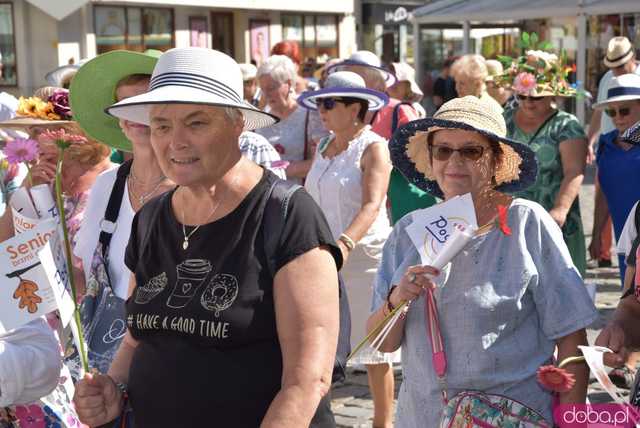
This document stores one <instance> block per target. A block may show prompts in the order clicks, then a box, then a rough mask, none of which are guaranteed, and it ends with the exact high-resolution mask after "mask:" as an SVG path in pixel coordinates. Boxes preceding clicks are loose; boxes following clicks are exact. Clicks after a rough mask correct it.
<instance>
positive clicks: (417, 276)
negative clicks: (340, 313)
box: [368, 96, 598, 428]
mask: <svg viewBox="0 0 640 428" xmlns="http://www.w3.org/2000/svg"><path fill="white" fill-rule="evenodd" d="M391 158H392V161H393V163H394V166H396V167H397V168H398V169H400V171H402V173H403V174H404V175H405V176H406V177H407V178H408V179H409V180H410V181H411V182H413V183H415V184H416V185H418V186H419V187H421V188H423V189H425V190H427V191H428V192H430V193H432V194H434V195H436V196H438V197H441V198H444V200H449V199H451V198H454V197H456V196H460V195H464V194H467V193H470V194H471V196H472V199H473V205H474V208H475V213H476V219H477V224H478V225H481V226H480V228H479V229H478V231H477V233H476V235H475V236H474V237H473V238H472V239H471V241H470V242H469V243H468V244H467V246H466V247H465V248H464V249H463V250H462V251H461V252H460V253H459V254H458V255H457V256H455V257H454V258H453V260H452V262H451V264H450V265H449V266H448V267H447V268H445V269H444V271H443V272H439V271H437V270H436V269H435V268H433V267H430V266H422V265H421V264H420V257H419V255H418V252H417V250H416V248H415V247H414V245H413V244H412V242H411V239H410V238H409V235H408V233H407V231H406V228H407V226H408V225H409V224H410V223H411V222H412V220H413V218H412V216H407V217H405V218H404V219H402V220H401V221H400V222H398V223H397V224H396V226H395V227H394V230H393V232H392V233H391V235H390V236H389V239H388V240H387V243H386V244H385V248H384V252H383V257H382V264H381V266H380V268H379V270H378V274H377V278H376V283H375V289H374V298H373V303H372V308H373V310H374V312H373V314H372V315H371V317H370V318H369V323H368V326H369V328H370V329H372V328H373V327H374V326H375V325H377V324H378V323H379V322H380V321H381V320H382V319H383V317H384V316H385V315H386V314H388V313H389V311H390V310H392V309H394V308H395V307H396V306H397V305H399V304H400V302H402V301H404V300H412V301H413V303H412V304H411V305H410V306H409V310H408V313H407V314H406V317H405V318H401V319H400V320H399V321H398V323H397V324H396V325H395V326H394V327H393V329H392V330H391V332H390V333H389V335H388V336H387V338H386V340H385V341H384V342H383V345H382V348H381V349H382V350H384V351H386V352H390V351H394V350H396V349H398V348H399V347H402V369H403V374H404V381H403V383H402V388H401V390H400V397H399V400H398V414H397V418H396V424H397V426H398V427H400V428H406V427H411V428H417V427H425V426H428V427H435V426H438V423H439V420H440V415H441V412H442V410H443V404H442V397H441V392H442V391H441V389H440V388H441V386H440V383H439V381H438V376H437V375H436V373H435V372H434V365H433V363H432V359H431V358H428V356H429V355H431V353H432V347H431V343H430V339H429V338H428V335H427V334H425V324H426V323H427V319H426V315H425V301H424V299H425V289H426V288H429V289H431V290H433V293H434V296H435V301H436V307H437V311H438V313H439V317H440V331H441V334H442V339H443V344H444V351H445V354H446V358H447V360H448V361H447V372H446V384H447V387H448V390H447V392H448V396H449V398H452V397H454V396H455V395H456V394H458V393H460V392H462V391H465V390H476V391H481V392H484V393H495V394H502V395H504V396H507V397H509V398H511V399H514V400H518V401H520V402H522V403H523V404H525V405H526V406H528V407H529V408H530V409H532V410H534V411H536V412H537V413H539V414H541V415H542V416H543V417H544V418H545V419H546V420H547V421H548V422H549V424H550V423H551V421H552V415H551V406H552V398H553V397H552V395H551V393H549V392H547V391H545V390H543V389H542V388H541V386H540V385H539V384H538V383H537V381H536V371H537V369H538V368H539V367H540V366H541V365H544V364H548V363H550V362H551V361H552V360H553V357H554V350H555V349H556V347H557V349H558V359H560V360H562V359H564V358H566V357H568V356H571V355H574V354H577V353H578V349H577V346H578V345H584V344H586V335H585V331H584V328H585V327H586V326H588V325H589V324H590V323H591V322H593V321H594V320H595V319H597V317H598V315H597V312H596V310H595V308H594V306H593V303H592V302H591V299H590V298H589V296H588V294H587V292H586V289H585V288H584V285H583V282H582V279H581V278H580V274H579V273H578V271H577V270H576V268H575V266H574V265H573V263H572V261H571V258H570V257H569V252H568V251H567V247H566V245H565V244H564V242H563V240H562V234H561V232H560V228H559V227H558V225H557V224H556V223H555V222H554V221H553V219H552V218H551V217H550V216H549V214H548V213H547V212H546V211H545V210H544V209H543V208H542V207H541V206H540V205H538V204H537V203H535V202H532V201H528V200H524V199H518V198H514V197H513V196H512V195H511V194H512V193H513V192H516V191H518V190H521V189H524V188H526V187H527V186H530V185H531V184H532V183H533V182H534V181H535V177H536V171H537V168H536V161H535V156H534V154H533V152H532V151H531V150H530V149H529V148H527V147H526V146H525V145H523V144H520V143H517V142H515V141H513V140H510V139H508V138H506V127H505V123H504V120H503V118H502V115H501V113H500V111H499V110H497V109H496V108H494V107H492V104H487V103H486V102H484V101H482V100H479V99H478V98H477V97H470V96H467V97H463V98H456V99H454V100H451V101H449V102H447V103H445V104H444V105H443V106H442V107H441V108H440V110H438V112H436V114H435V115H434V117H433V118H428V119H423V120H419V121H415V122H412V123H410V124H408V125H406V126H404V127H402V128H401V129H400V130H399V131H398V132H397V133H396V135H395V136H394V139H393V140H392V141H391ZM501 211H502V215H499V212H501ZM415 215H418V214H415ZM436 283H437V284H438V285H437V286H436ZM568 370H569V371H570V372H572V373H573V374H574V375H575V376H576V386H575V387H574V388H573V389H572V390H571V391H570V392H566V393H561V394H560V401H561V402H563V403H566V402H572V403H580V402H584V399H585V395H586V389H587V377H588V376H587V374H588V370H587V367H586V366H583V365H578V364H573V365H570V366H569V367H568Z"/></svg>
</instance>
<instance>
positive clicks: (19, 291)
mask: <svg viewBox="0 0 640 428" xmlns="http://www.w3.org/2000/svg"><path fill="white" fill-rule="evenodd" d="M36 291H38V284H36V283H35V282H33V281H29V280H28V279H22V280H20V284H18V288H16V291H14V292H13V298H14V299H20V302H19V303H18V307H19V308H20V309H24V308H27V310H28V311H29V313H30V314H34V313H36V312H37V311H38V303H42V298H41V297H40V296H38V295H37V294H36Z"/></svg>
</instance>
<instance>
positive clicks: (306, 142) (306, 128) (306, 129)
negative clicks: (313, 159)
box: [302, 110, 309, 160]
mask: <svg viewBox="0 0 640 428" xmlns="http://www.w3.org/2000/svg"><path fill="white" fill-rule="evenodd" d="M308 152H309V110H307V112H306V113H305V115H304V153H303V155H302V160H307V159H308V158H309V157H308Z"/></svg>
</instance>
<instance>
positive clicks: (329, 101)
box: [317, 98, 353, 111]
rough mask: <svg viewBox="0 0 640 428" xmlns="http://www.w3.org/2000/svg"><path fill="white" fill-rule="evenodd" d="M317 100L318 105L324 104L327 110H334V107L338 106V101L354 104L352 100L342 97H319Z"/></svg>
mask: <svg viewBox="0 0 640 428" xmlns="http://www.w3.org/2000/svg"><path fill="white" fill-rule="evenodd" d="M317 101H318V107H320V106H322V107H324V109H325V110H327V111H329V110H333V109H334V107H335V106H336V103H342V104H347V105H348V104H353V102H350V101H349V100H345V99H342V98H318V99H317Z"/></svg>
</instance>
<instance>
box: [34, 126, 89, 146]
mask: <svg viewBox="0 0 640 428" xmlns="http://www.w3.org/2000/svg"><path fill="white" fill-rule="evenodd" d="M38 141H41V142H43V143H55V144H56V145H57V146H58V147H61V148H63V149H66V148H67V147H69V146H70V145H71V144H84V143H86V142H87V139H86V138H85V137H84V136H82V135H77V134H69V133H67V131H65V130H64V129H63V128H60V129H56V130H55V131H52V130H50V129H47V130H46V131H44V132H43V133H42V134H40V136H39V137H38Z"/></svg>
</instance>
